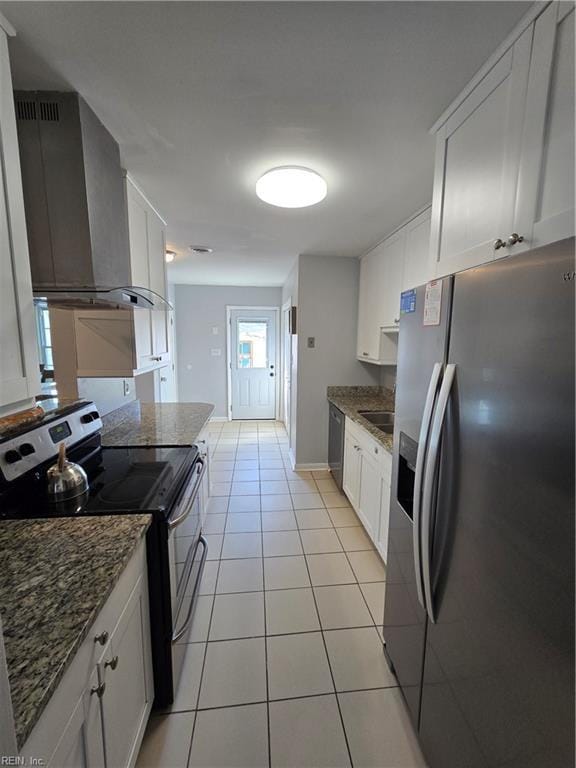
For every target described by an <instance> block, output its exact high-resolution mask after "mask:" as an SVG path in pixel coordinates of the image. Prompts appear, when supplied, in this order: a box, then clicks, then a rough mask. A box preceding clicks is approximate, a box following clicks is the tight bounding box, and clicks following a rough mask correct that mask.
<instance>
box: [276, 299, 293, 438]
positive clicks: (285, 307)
mask: <svg viewBox="0 0 576 768" xmlns="http://www.w3.org/2000/svg"><path fill="white" fill-rule="evenodd" d="M291 307H292V297H291V296H290V297H289V298H288V300H287V301H285V302H284V304H282V307H281V309H280V346H281V351H280V359H281V365H280V369H281V376H282V383H281V385H280V400H281V404H280V406H281V407H280V412H279V416H280V420H281V421H283V423H284V426H285V427H286V432H287V433H288V439H290V421H291V419H292V414H290V419H288V423H287V422H286V413H285V410H286V409H285V408H284V403H285V402H286V400H288V401H289V402H290V411H291V410H292V402H291V400H290V398H291V397H292V370H290V391H289V392H288V393H286V392H285V383H286V360H285V358H284V342H285V336H286V334H290V320H288V323H286V320H285V316H286V312H289V311H290V308H291ZM291 341H292V340H290V354H289V356H290V361H289V365H290V369H292V343H291Z"/></svg>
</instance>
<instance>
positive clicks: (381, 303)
mask: <svg viewBox="0 0 576 768" xmlns="http://www.w3.org/2000/svg"><path fill="white" fill-rule="evenodd" d="M405 246H406V232H405V227H402V229H401V230H399V231H398V232H396V233H395V234H394V235H392V236H391V237H389V238H388V239H387V240H385V241H384V243H383V248H382V258H383V270H384V272H383V280H382V285H383V290H382V293H381V294H380V295H379V296H378V303H377V306H378V309H379V323H378V326H379V329H380V328H397V327H398V324H399V323H400V293H401V292H402V279H403V275H404V251H405Z"/></svg>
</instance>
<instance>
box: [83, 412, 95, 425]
mask: <svg viewBox="0 0 576 768" xmlns="http://www.w3.org/2000/svg"><path fill="white" fill-rule="evenodd" d="M80 421H81V422H82V424H90V422H91V421H94V416H93V414H92V413H85V414H84V416H81V417H80Z"/></svg>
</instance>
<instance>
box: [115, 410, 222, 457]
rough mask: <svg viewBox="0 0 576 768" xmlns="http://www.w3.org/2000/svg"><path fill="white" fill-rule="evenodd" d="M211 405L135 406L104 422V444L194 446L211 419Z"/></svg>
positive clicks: (118, 411) (119, 411)
mask: <svg viewBox="0 0 576 768" xmlns="http://www.w3.org/2000/svg"><path fill="white" fill-rule="evenodd" d="M213 412H214V406H213V405H211V404H210V403H140V402H139V401H138V400H136V401H135V402H134V403H129V404H128V405H125V406H123V407H122V408H119V409H118V410H117V411H113V412H112V413H109V414H108V415H107V416H104V418H103V419H102V421H103V423H104V428H103V429H102V445H111V446H117V445H191V444H192V443H194V442H196V440H197V439H198V435H199V434H200V432H201V431H202V430H203V429H204V426H205V425H206V422H207V421H208V419H209V418H210V416H212V413H213Z"/></svg>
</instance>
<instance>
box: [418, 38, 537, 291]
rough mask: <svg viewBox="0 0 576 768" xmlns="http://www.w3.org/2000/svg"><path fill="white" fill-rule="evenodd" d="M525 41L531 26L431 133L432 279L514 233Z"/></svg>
mask: <svg viewBox="0 0 576 768" xmlns="http://www.w3.org/2000/svg"><path fill="white" fill-rule="evenodd" d="M531 42H532V29H531V27H529V28H528V29H527V30H526V31H525V32H524V33H523V34H522V35H521V36H520V38H519V39H518V40H517V41H516V43H515V44H514V45H512V46H511V47H510V48H509V49H508V51H507V52H506V53H505V54H504V55H503V56H502V57H501V58H500V59H499V60H498V61H497V62H496V63H495V64H494V66H493V67H492V68H491V69H490V70H489V71H488V72H487V73H486V75H485V76H484V77H483V78H482V79H481V80H480V82H479V83H478V85H477V86H476V87H475V88H474V89H473V90H472V92H471V93H470V94H469V95H468V96H467V97H466V98H465V99H464V101H462V103H461V104H460V106H458V107H457V108H456V109H455V111H454V112H452V114H450V116H449V117H448V118H447V119H446V121H445V122H444V123H443V124H442V125H441V127H440V128H439V130H438V132H437V136H436V164H435V172H434V195H433V202H432V227H431V244H430V260H431V267H430V272H431V275H432V276H434V277H438V276H441V275H447V274H450V273H452V272H458V271H460V270H462V269H467V268H468V267H472V266H475V265H477V264H482V263H484V262H487V261H491V260H492V259H494V257H495V252H496V251H495V242H496V240H497V239H498V238H500V239H502V240H505V239H506V238H507V237H508V235H509V234H510V233H511V232H512V231H513V221H514V204H515V199H516V187H517V181H518V169H519V159H520V144H521V140H522V127H523V113H524V102H525V94H526V85H527V82H528V70H529V65H530V49H531ZM502 255H504V254H502Z"/></svg>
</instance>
